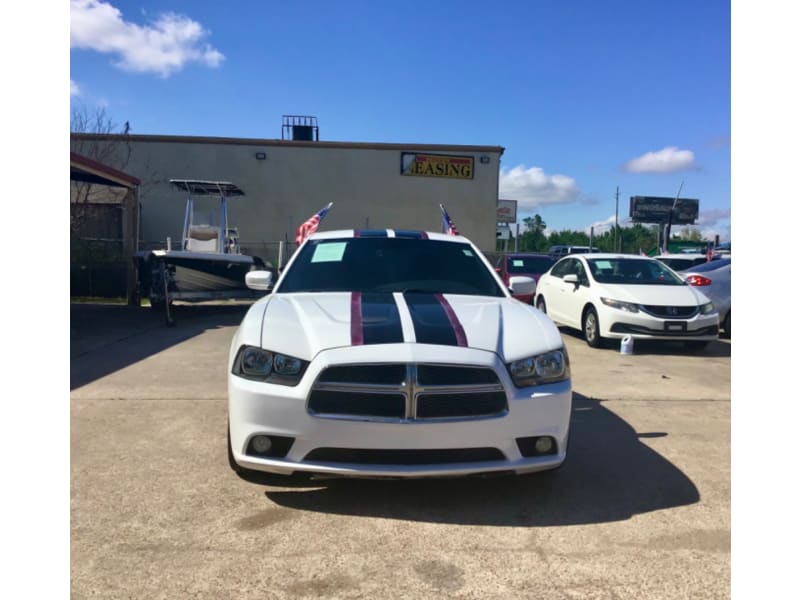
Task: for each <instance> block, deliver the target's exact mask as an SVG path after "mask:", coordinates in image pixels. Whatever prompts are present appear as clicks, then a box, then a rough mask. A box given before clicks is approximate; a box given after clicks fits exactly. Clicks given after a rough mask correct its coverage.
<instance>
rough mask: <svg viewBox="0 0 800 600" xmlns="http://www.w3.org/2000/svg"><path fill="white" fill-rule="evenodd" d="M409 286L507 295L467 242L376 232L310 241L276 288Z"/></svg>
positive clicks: (334, 289) (322, 289) (385, 288)
mask: <svg viewBox="0 0 800 600" xmlns="http://www.w3.org/2000/svg"><path fill="white" fill-rule="evenodd" d="M409 290H415V291H424V292H434V293H442V294H467V295H483V296H504V295H505V294H504V293H503V291H502V290H501V289H500V287H499V286H498V285H497V280H496V279H495V276H494V273H493V272H492V271H490V270H489V269H488V268H487V267H486V264H485V263H484V262H483V261H482V260H481V258H480V256H479V254H478V252H477V251H476V250H475V249H474V248H473V247H472V246H471V245H470V244H466V243H460V242H443V241H437V240H422V239H413V238H378V237H376V238H372V237H365V238H334V239H320V240H310V241H309V242H308V243H307V244H306V245H305V246H303V248H302V250H300V254H299V255H298V256H297V257H296V258H295V259H294V260H293V262H292V264H291V265H290V266H289V267H288V270H287V271H286V272H285V273H284V275H283V280H282V281H281V282H280V284H279V286H278V288H277V289H276V290H275V292H274V293H291V292H344V291H348V292H351V291H352V292H355V291H360V292H406V291H409Z"/></svg>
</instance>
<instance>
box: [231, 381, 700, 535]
mask: <svg viewBox="0 0 800 600" xmlns="http://www.w3.org/2000/svg"><path fill="white" fill-rule="evenodd" d="M665 435H668V434H667V433H666V432H638V433H637V432H636V431H634V430H633V429H632V428H631V427H630V426H629V425H628V424H627V423H626V422H625V421H623V420H622V419H620V418H619V417H618V416H617V415H616V414H614V413H613V412H611V411H610V410H608V409H606V408H605V407H604V406H603V403H602V401H598V400H594V399H589V398H586V397H584V396H582V395H580V394H577V393H576V394H574V396H573V412H572V422H571V432H570V447H569V451H568V455H567V460H566V461H565V462H564V464H563V465H562V467H561V468H560V469H559V470H557V471H554V472H549V473H548V472H545V473H539V474H531V475H524V476H518V477H514V476H504V477H493V478H486V479H483V478H466V479H436V480H408V481H406V480H367V479H328V480H319V481H317V480H309V479H308V478H303V477H300V476H293V477H290V478H280V477H277V476H270V475H262V474H255V475H248V476H247V477H246V478H247V480H248V481H251V482H253V483H260V484H264V485H270V486H282V488H281V489H268V490H267V491H266V492H265V494H266V496H267V498H269V499H270V500H271V501H273V502H275V503H276V504H278V505H280V506H284V507H288V508H294V509H298V510H306V511H315V512H321V513H333V514H342V515H354V516H364V517H380V518H389V519H401V520H409V521H425V522H434V523H454V524H461V525H497V526H505V527H508V526H517V527H531V526H537V527H541V526H558V525H578V524H587V523H603V522H609V521H620V520H625V519H630V518H631V517H633V516H634V515H637V514H641V513H646V512H650V511H654V510H661V509H665V508H672V507H675V506H684V505H687V504H693V503H696V502H698V501H699V499H700V495H699V493H698V491H697V488H696V487H695V485H694V484H693V483H692V481H691V480H690V479H689V478H687V477H686V475H684V474H683V472H681V471H680V469H678V468H677V467H676V466H675V465H673V464H672V463H670V462H669V461H668V460H666V459H665V458H664V457H662V456H661V455H660V454H658V453H657V452H655V451H654V450H652V449H650V448H649V447H648V446H646V445H645V444H643V443H642V442H641V441H640V439H641V438H648V439H652V438H659V437H664V436H665ZM287 488H291V489H288V490H287Z"/></svg>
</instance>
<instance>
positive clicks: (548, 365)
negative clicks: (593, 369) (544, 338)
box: [508, 348, 569, 387]
mask: <svg viewBox="0 0 800 600" xmlns="http://www.w3.org/2000/svg"><path fill="white" fill-rule="evenodd" d="M508 372H509V373H510V374H511V379H512V380H513V381H514V385H515V386H517V387H528V386H531V385H540V384H542V383H556V382H557V381H564V380H565V379H569V355H568V354H567V349H566V348H562V349H561V350H553V351H551V352H545V353H544V354H539V355H537V356H531V357H529V358H523V359H521V360H515V361H514V362H512V363H510V364H509V365H508Z"/></svg>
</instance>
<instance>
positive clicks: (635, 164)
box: [625, 146, 694, 173]
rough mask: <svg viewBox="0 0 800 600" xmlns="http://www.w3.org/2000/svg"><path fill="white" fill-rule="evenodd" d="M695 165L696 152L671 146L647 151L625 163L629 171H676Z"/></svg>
mask: <svg viewBox="0 0 800 600" xmlns="http://www.w3.org/2000/svg"><path fill="white" fill-rule="evenodd" d="M692 167H694V152H692V151H691V150H679V149H678V148H676V147H674V146H669V147H667V148H664V149H663V150H659V151H657V152H647V153H646V154H643V155H642V156H639V157H637V158H633V159H631V160H629V161H628V162H626V163H625V170H626V171H628V172H629V173H675V172H676V171H685V170H686V169H690V168H692Z"/></svg>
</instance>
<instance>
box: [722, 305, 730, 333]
mask: <svg viewBox="0 0 800 600" xmlns="http://www.w3.org/2000/svg"><path fill="white" fill-rule="evenodd" d="M722 329H723V330H724V331H725V337H726V338H728V339H731V311H728V314H727V315H725V320H724V321H723V322H722Z"/></svg>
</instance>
